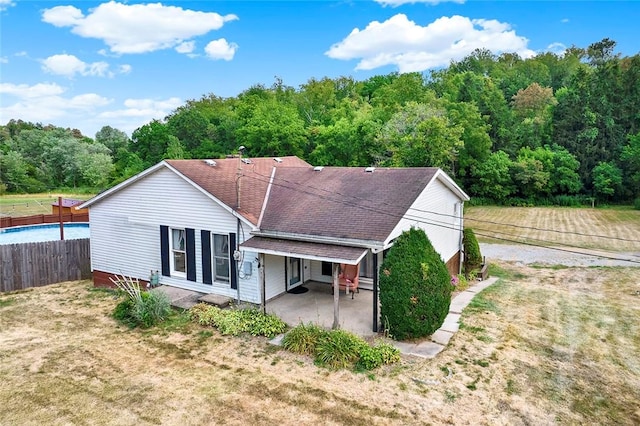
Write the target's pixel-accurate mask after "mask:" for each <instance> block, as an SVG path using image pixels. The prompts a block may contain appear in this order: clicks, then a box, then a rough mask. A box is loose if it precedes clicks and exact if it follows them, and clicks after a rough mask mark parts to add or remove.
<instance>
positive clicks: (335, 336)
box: [282, 323, 400, 370]
mask: <svg viewBox="0 0 640 426" xmlns="http://www.w3.org/2000/svg"><path fill="white" fill-rule="evenodd" d="M282 347H284V348H285V349H286V350H288V351H291V352H294V353H297V354H302V355H311V356H315V358H314V360H315V363H316V364H317V365H320V366H323V367H328V368H333V369H338V368H350V367H355V369H356V370H373V369H375V368H378V367H380V366H381V365H384V364H391V363H394V362H398V361H400V351H399V350H398V349H397V348H395V347H394V346H392V345H390V344H389V343H387V342H384V341H382V340H380V341H378V342H376V344H375V345H374V346H370V345H369V344H368V343H367V342H365V341H364V340H363V339H361V338H360V337H358V336H356V335H354V334H352V333H349V332H348V331H344V330H331V331H326V330H324V329H323V328H321V327H320V326H318V325H315V324H311V323H309V324H300V325H298V326H297V327H295V328H293V329H292V330H291V331H289V332H288V333H287V334H286V335H285V336H284V338H283V339H282Z"/></svg>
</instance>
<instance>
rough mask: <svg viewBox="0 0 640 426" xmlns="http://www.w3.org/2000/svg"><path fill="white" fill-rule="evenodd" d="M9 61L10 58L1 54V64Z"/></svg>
mask: <svg viewBox="0 0 640 426" xmlns="http://www.w3.org/2000/svg"><path fill="white" fill-rule="evenodd" d="M8 63H9V58H7V57H6V56H0V64H8Z"/></svg>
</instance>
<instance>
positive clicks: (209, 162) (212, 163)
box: [204, 160, 217, 167]
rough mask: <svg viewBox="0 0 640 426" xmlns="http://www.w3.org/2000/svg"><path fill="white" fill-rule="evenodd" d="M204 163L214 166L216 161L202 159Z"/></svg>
mask: <svg viewBox="0 0 640 426" xmlns="http://www.w3.org/2000/svg"><path fill="white" fill-rule="evenodd" d="M204 162H205V164H206V165H208V166H211V167H215V166H216V165H217V163H216V162H215V161H213V160H204Z"/></svg>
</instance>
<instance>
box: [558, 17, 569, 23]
mask: <svg viewBox="0 0 640 426" xmlns="http://www.w3.org/2000/svg"><path fill="white" fill-rule="evenodd" d="M560 22H562V23H563V24H566V23H568V22H569V18H564V19H561V20H560Z"/></svg>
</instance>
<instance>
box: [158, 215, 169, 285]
mask: <svg viewBox="0 0 640 426" xmlns="http://www.w3.org/2000/svg"><path fill="white" fill-rule="evenodd" d="M160 258H161V260H162V275H164V276H165V277H169V276H171V268H170V267H169V227H168V226H164V225H160Z"/></svg>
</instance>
